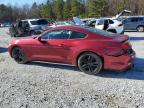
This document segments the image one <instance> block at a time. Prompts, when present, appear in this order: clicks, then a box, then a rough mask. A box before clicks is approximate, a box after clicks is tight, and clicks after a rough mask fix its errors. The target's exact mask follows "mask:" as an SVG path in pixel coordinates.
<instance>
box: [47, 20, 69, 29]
mask: <svg viewBox="0 0 144 108" xmlns="http://www.w3.org/2000/svg"><path fill="white" fill-rule="evenodd" d="M64 25H71V24H70V23H68V22H66V21H59V22H55V23H53V24H52V25H51V26H50V28H53V27H58V26H64Z"/></svg>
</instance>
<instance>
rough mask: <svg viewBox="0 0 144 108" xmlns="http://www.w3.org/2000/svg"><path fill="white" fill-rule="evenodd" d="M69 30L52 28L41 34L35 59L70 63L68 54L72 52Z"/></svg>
mask: <svg viewBox="0 0 144 108" xmlns="http://www.w3.org/2000/svg"><path fill="white" fill-rule="evenodd" d="M69 37H70V31H69V30H62V29H60V30H52V31H48V32H47V33H45V34H43V35H42V36H41V41H40V42H38V44H37V46H38V47H37V48H36V47H35V54H34V57H35V59H36V58H37V59H40V60H46V61H51V62H62V63H68V61H67V56H68V55H69V53H70V47H71V46H70V44H69V43H68V38H69Z"/></svg>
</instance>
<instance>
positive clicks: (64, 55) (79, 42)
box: [9, 26, 135, 74]
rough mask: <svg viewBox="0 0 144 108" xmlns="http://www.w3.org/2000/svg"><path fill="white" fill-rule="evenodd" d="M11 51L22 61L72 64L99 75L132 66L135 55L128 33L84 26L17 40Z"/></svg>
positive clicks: (19, 61) (15, 58)
mask: <svg viewBox="0 0 144 108" xmlns="http://www.w3.org/2000/svg"><path fill="white" fill-rule="evenodd" d="M9 53H10V55H11V57H12V58H14V60H15V61H16V62H18V63H26V62H28V61H48V62H56V63H64V64H71V65H75V66H78V67H79V69H80V70H81V71H83V72H86V73H88V74H97V73H99V72H100V71H101V70H102V69H112V70H125V69H128V68H130V67H131V66H132V65H133V60H134V56H135V52H134V51H133V50H132V47H131V45H130V44H129V42H128V36H126V35H115V34H110V33H108V32H105V31H103V30H98V29H95V28H91V27H83V26H61V27H55V28H52V29H49V30H48V31H46V32H45V33H43V34H41V35H40V36H37V37H35V36H31V37H24V38H17V39H13V40H12V41H10V43H9Z"/></svg>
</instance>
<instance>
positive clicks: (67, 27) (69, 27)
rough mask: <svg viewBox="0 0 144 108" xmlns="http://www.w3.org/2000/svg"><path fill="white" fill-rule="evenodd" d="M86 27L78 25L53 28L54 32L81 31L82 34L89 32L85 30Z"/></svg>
mask: <svg viewBox="0 0 144 108" xmlns="http://www.w3.org/2000/svg"><path fill="white" fill-rule="evenodd" d="M85 27H86V26H82V25H81V26H80V25H79V26H77V25H62V26H57V27H54V28H52V29H53V30H55V29H66V30H74V31H80V32H88V31H87V30H86V29H85Z"/></svg>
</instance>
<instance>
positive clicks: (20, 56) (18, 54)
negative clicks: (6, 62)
mask: <svg viewBox="0 0 144 108" xmlns="http://www.w3.org/2000/svg"><path fill="white" fill-rule="evenodd" d="M12 58H14V60H15V61H16V62H17V63H19V64H25V63H26V62H27V61H26V56H25V54H24V52H23V50H22V49H21V48H19V47H15V48H13V49H12Z"/></svg>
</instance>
